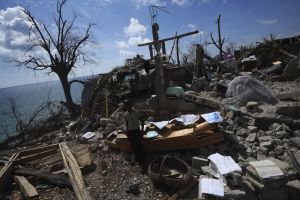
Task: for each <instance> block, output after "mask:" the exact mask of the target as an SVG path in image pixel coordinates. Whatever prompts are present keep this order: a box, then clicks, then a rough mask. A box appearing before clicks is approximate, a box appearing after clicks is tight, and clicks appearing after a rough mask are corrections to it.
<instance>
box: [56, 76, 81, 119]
mask: <svg viewBox="0 0 300 200" xmlns="http://www.w3.org/2000/svg"><path fill="white" fill-rule="evenodd" d="M58 77H59V80H60V82H61V85H62V86H63V90H64V94H65V98H66V103H65V106H66V107H67V109H68V111H69V112H70V114H71V116H72V117H77V116H78V115H79V114H80V113H79V112H80V111H79V110H78V106H77V105H76V104H74V102H73V99H72V95H71V86H70V84H69V81H68V75H65V74H62V75H58Z"/></svg>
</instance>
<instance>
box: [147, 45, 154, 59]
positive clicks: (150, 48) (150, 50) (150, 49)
mask: <svg viewBox="0 0 300 200" xmlns="http://www.w3.org/2000/svg"><path fill="white" fill-rule="evenodd" d="M148 47H149V52H150V58H151V59H153V46H152V44H149V46H148Z"/></svg>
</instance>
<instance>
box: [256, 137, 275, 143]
mask: <svg viewBox="0 0 300 200" xmlns="http://www.w3.org/2000/svg"><path fill="white" fill-rule="evenodd" d="M258 140H259V141H260V142H268V141H272V140H273V137H272V136H262V137H259V138H258Z"/></svg>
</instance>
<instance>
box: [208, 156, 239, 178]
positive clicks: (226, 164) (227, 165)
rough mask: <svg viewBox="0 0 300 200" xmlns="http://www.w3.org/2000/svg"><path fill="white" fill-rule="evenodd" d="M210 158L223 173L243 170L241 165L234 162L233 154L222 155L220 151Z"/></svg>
mask: <svg viewBox="0 0 300 200" xmlns="http://www.w3.org/2000/svg"><path fill="white" fill-rule="evenodd" d="M208 159H209V160H210V161H211V162H212V163H213V164H214V165H215V167H216V168H217V170H218V172H219V173H220V174H221V175H227V174H229V173H232V172H236V171H237V172H241V171H242V169H241V167H240V166H239V165H238V164H237V163H236V162H234V160H233V159H232V158H231V156H222V155H220V154H218V153H215V154H212V155H210V156H209V157H208Z"/></svg>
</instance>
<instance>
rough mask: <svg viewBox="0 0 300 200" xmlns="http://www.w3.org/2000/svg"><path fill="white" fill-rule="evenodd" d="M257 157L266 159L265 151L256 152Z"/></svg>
mask: <svg viewBox="0 0 300 200" xmlns="http://www.w3.org/2000/svg"><path fill="white" fill-rule="evenodd" d="M256 159H257V160H264V159H266V156H265V154H264V153H263V152H261V151H258V152H257V154H256Z"/></svg>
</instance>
